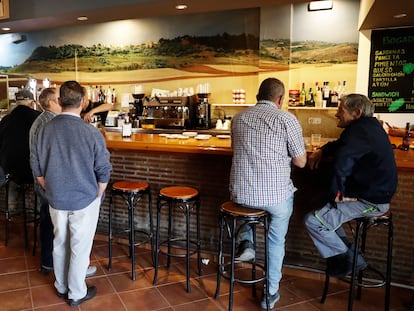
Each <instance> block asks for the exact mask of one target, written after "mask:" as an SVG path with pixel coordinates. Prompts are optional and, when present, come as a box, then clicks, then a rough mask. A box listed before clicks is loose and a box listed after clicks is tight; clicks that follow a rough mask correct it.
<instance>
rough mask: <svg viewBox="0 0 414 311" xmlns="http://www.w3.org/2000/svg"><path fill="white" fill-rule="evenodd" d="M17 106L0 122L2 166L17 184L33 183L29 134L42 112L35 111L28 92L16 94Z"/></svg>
mask: <svg viewBox="0 0 414 311" xmlns="http://www.w3.org/2000/svg"><path fill="white" fill-rule="evenodd" d="M16 104H17V107H16V108H14V109H13V110H12V111H11V112H10V114H8V115H7V116H5V117H4V118H2V119H1V121H0V166H1V167H2V168H3V170H4V171H5V173H6V174H11V179H12V180H13V181H14V182H15V183H16V184H25V183H32V182H33V175H32V170H31V168H30V151H29V132H30V127H31V126H32V123H33V121H34V120H35V119H36V118H37V116H38V115H39V114H40V112H39V111H36V110H34V109H33V108H34V99H33V94H32V93H31V92H30V91H28V90H22V91H20V92H17V93H16Z"/></svg>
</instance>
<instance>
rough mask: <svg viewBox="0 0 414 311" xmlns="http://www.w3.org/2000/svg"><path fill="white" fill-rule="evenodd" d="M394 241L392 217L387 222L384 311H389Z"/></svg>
mask: <svg viewBox="0 0 414 311" xmlns="http://www.w3.org/2000/svg"><path fill="white" fill-rule="evenodd" d="M393 241H394V224H393V222H392V216H390V218H389V220H388V251H387V272H386V273H387V274H386V279H385V302H384V303H385V308H384V310H385V311H388V310H389V309H390V295H391V269H392V247H393Z"/></svg>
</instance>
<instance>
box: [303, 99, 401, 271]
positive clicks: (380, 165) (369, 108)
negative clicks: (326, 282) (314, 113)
mask: <svg viewBox="0 0 414 311" xmlns="http://www.w3.org/2000/svg"><path fill="white" fill-rule="evenodd" d="M373 114H374V105H373V104H372V103H371V101H370V100H369V99H368V98H367V97H366V96H364V95H360V94H349V95H347V96H345V97H343V98H342V99H341V102H340V105H339V107H338V111H337V113H336V115H335V116H336V118H337V119H338V127H340V128H344V131H343V132H342V134H341V135H340V137H339V139H338V140H336V141H333V142H330V143H328V144H326V145H325V146H323V147H322V148H321V149H319V150H318V151H316V152H314V153H313V154H312V155H311V156H310V157H309V166H310V168H311V169H315V168H317V167H318V164H319V162H320V161H321V159H322V158H326V157H332V158H333V161H334V163H333V179H332V182H331V189H330V198H329V202H328V203H327V204H326V205H325V206H323V207H322V208H321V209H319V210H316V211H314V212H311V213H309V214H308V215H307V216H306V217H305V225H306V227H307V229H308V232H309V235H310V237H311V238H312V240H313V242H314V244H315V246H316V248H317V249H318V251H319V253H320V255H321V256H322V257H323V258H326V259H327V273H328V274H329V275H331V276H335V277H343V276H345V275H347V274H349V273H350V272H351V270H352V258H353V253H354V250H353V247H352V245H351V243H349V242H348V240H347V238H346V234H345V231H344V230H343V228H342V227H341V226H342V224H344V223H346V222H348V221H350V220H352V219H355V218H359V217H363V216H378V215H382V214H384V213H385V212H387V211H388V209H389V206H390V201H391V198H392V196H393V195H394V192H395V191H396V188H397V182H398V181H397V167H396V163H395V158H394V152H393V150H392V146H391V144H390V141H389V139H388V136H387V134H386V132H385V131H384V129H383V128H382V126H381V124H380V123H379V122H378V120H377V119H376V118H374V117H373ZM366 266H367V264H366V262H365V261H364V259H363V257H362V255H359V256H358V262H357V268H358V269H359V270H363V269H365V268H366Z"/></svg>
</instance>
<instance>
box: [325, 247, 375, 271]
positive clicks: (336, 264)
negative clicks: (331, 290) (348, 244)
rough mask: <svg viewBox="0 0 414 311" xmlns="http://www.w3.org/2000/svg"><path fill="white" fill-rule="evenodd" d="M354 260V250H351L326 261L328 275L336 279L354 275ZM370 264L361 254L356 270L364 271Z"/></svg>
mask: <svg viewBox="0 0 414 311" xmlns="http://www.w3.org/2000/svg"><path fill="white" fill-rule="evenodd" d="M353 259H354V252H353V249H352V248H351V249H349V250H348V251H347V252H346V253H343V254H339V255H336V256H333V257H329V258H327V259H326V266H327V267H326V274H328V275H329V276H332V277H335V278H344V277H346V276H347V275H349V274H351V273H352V264H353ZM367 266H368V264H367V263H366V261H365V259H364V257H363V256H362V254H361V253H360V252H358V256H357V266H356V270H357V273H358V271H362V270H364V269H366V268H367Z"/></svg>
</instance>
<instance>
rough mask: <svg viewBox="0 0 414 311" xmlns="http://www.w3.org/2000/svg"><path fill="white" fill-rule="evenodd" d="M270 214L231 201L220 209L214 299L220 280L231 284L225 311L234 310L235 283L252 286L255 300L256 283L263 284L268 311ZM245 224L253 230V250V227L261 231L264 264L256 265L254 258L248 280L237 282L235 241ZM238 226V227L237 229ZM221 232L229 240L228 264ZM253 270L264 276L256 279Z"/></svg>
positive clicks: (254, 232) (254, 234)
mask: <svg viewBox="0 0 414 311" xmlns="http://www.w3.org/2000/svg"><path fill="white" fill-rule="evenodd" d="M269 222H270V214H269V213H268V212H266V211H264V210H260V209H255V208H247V207H244V206H242V205H240V204H237V203H234V202H233V201H227V202H225V203H223V204H222V205H221V206H220V214H219V227H220V233H219V251H218V271H217V286H216V293H215V295H214V298H215V299H217V298H218V296H219V293H220V282H221V276H223V277H225V278H227V279H229V280H230V287H229V306H228V310H229V311H231V310H232V308H233V288H234V283H236V282H237V283H241V284H251V285H252V291H253V297H256V286H255V285H256V283H259V282H263V281H264V283H265V284H264V285H265V286H264V290H265V295H266V304H267V310H269V279H268V277H267V271H268V270H269V261H268V231H269ZM244 224H248V225H250V226H251V227H252V230H253V247H254V249H255V250H256V227H257V226H262V227H263V240H264V247H265V250H264V254H265V256H264V259H263V260H264V264H260V263H258V262H257V258H255V259H254V260H253V261H251V262H248V264H251V267H252V277H251V279H238V278H236V277H235V273H234V264H235V261H236V260H235V256H236V239H237V234H238V231H239V230H240V228H241V227H242V225H244ZM237 226H238V227H237ZM224 230H226V232H227V233H228V235H229V238H230V239H231V257H230V261H229V262H225V259H224V253H223V240H224ZM227 266H230V272H229V271H228V270H226V267H227ZM256 267H259V268H260V269H262V270H263V276H262V277H258V276H256Z"/></svg>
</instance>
